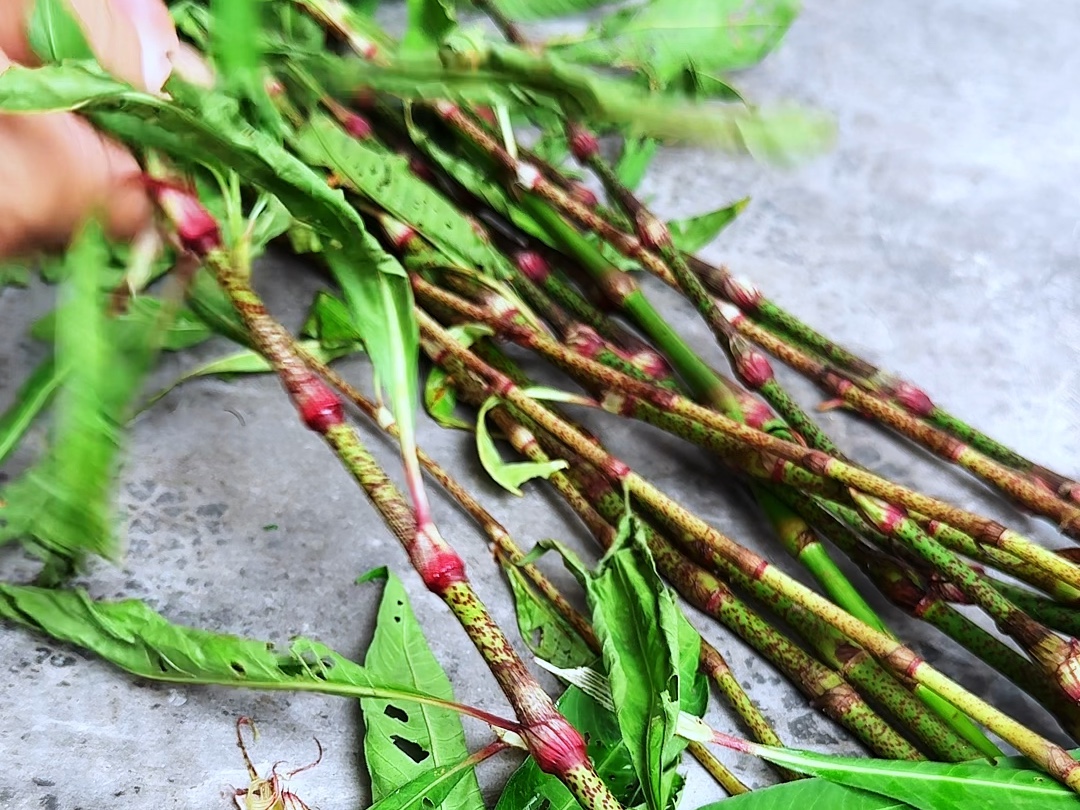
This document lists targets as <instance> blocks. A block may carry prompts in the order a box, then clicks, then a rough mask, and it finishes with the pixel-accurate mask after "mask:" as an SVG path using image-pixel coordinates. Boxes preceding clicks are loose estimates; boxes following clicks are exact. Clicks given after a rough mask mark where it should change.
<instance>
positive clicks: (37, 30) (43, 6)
mask: <svg viewBox="0 0 1080 810" xmlns="http://www.w3.org/2000/svg"><path fill="white" fill-rule="evenodd" d="M27 37H28V39H29V42H30V49H31V50H32V51H33V52H34V55H35V56H37V58H38V59H40V60H41V61H42V62H44V63H46V64H51V63H56V62H61V61H63V60H65V59H93V58H94V52H93V51H92V50H91V49H90V45H89V43H88V42H87V41H86V35H85V34H84V33H83V30H82V26H81V25H79V21H78V18H77V17H76V16H75V13H74V10H73V9H72V7H71V4H70V2H69V0H35V2H34V8H33V11H31V13H30V23H29V28H28V30H27Z"/></svg>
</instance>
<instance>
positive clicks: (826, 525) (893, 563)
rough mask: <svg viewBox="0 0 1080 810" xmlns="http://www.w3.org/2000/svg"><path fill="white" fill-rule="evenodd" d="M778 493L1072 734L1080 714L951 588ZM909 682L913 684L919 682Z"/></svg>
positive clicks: (805, 502) (800, 498)
mask: <svg viewBox="0 0 1080 810" xmlns="http://www.w3.org/2000/svg"><path fill="white" fill-rule="evenodd" d="M782 497H784V499H785V500H787V501H788V503H790V504H791V505H792V507H793V508H794V509H795V510H796V511H798V512H799V513H800V514H801V515H803V517H804V518H806V520H807V521H808V522H810V523H812V524H813V526H814V527H815V528H816V529H817V530H818V531H819V532H821V533H822V534H823V535H824V536H825V537H827V538H828V540H829V541H830V542H831V543H833V544H834V545H835V546H837V548H840V549H842V550H843V551H844V553H845V554H847V555H848V556H849V557H850V558H851V559H852V561H854V562H855V563H856V564H857V565H858V566H859V567H860V568H861V569H862V570H863V571H864V572H865V573H866V575H867V576H868V577H869V578H870V580H871V581H872V582H873V583H874V584H875V586H876V587H877V588H878V590H879V591H880V592H881V593H882V594H884V595H885V597H886V598H888V599H889V601H890V602H892V603H893V604H894V605H896V606H897V607H899V608H900V609H901V610H903V611H904V612H905V613H907V614H908V615H910V616H913V617H915V618H917V619H920V620H921V621H924V622H926V623H927V624H930V625H933V626H934V627H936V628H937V629H938V630H940V631H941V632H942V633H944V634H946V635H947V636H949V638H951V639H953V640H954V641H956V642H957V643H959V644H960V645H961V646H963V647H965V648H966V649H967V650H968V651H970V652H971V653H972V654H974V655H976V656H977V657H978V658H980V659H981V660H983V661H985V662H986V663H987V664H989V665H990V666H991V667H993V668H994V669H995V670H997V671H998V672H1000V673H1001V674H1003V675H1005V676H1006V677H1007V678H1009V679H1010V680H1011V681H1012V682H1013V683H1015V684H1016V685H1017V686H1018V687H1020V688H1021V689H1023V690H1024V691H1026V692H1028V693H1029V694H1030V695H1032V696H1033V697H1034V698H1035V699H1036V700H1038V701H1039V702H1040V703H1041V704H1042V705H1043V706H1044V707H1045V708H1046V709H1047V711H1049V712H1050V713H1051V714H1054V715H1055V716H1056V717H1058V718H1059V720H1060V721H1061V722H1062V725H1063V727H1064V728H1065V729H1066V730H1067V731H1068V732H1069V733H1070V734H1073V735H1075V734H1076V730H1077V729H1078V728H1080V725H1078V724H1077V720H1078V718H1080V713H1078V712H1077V710H1076V707H1075V705H1074V704H1071V703H1069V702H1068V701H1065V700H1063V699H1062V696H1061V695H1060V694H1059V693H1058V692H1057V690H1054V689H1051V688H1050V686H1049V685H1048V684H1047V682H1046V679H1045V678H1044V677H1043V676H1042V674H1041V673H1040V672H1039V671H1038V670H1037V669H1036V668H1035V666H1034V665H1033V664H1032V663H1031V662H1030V661H1028V660H1027V659H1025V658H1024V657H1023V656H1021V655H1020V654H1018V653H1017V652H1016V651H1015V650H1013V649H1012V648H1011V647H1009V646H1008V645H1006V644H1005V643H1004V642H1002V641H1001V640H1000V639H998V638H995V637H994V636H992V635H990V634H989V633H987V632H986V631H985V630H983V629H982V628H981V627H979V626H978V625H976V624H975V623H974V622H972V621H971V620H970V619H968V618H967V617H966V616H964V615H963V614H961V613H959V612H958V611H956V610H954V609H953V608H952V607H951V606H950V605H949V604H948V602H946V600H945V598H944V596H943V594H945V593H953V592H954V591H953V589H947V588H942V587H940V586H939V585H937V584H935V583H934V582H933V581H932V580H929V581H928V580H927V579H926V578H925V577H924V576H923V575H922V574H921V573H920V572H919V571H917V570H916V569H915V568H914V567H912V566H910V565H907V564H906V563H903V562H900V561H898V560H895V559H893V558H892V557H889V556H887V555H885V554H882V553H880V552H879V551H876V550H874V549H873V548H871V547H869V546H867V545H866V544H865V543H863V542H862V540H861V539H860V538H859V537H858V536H857V535H856V533H855V532H853V531H852V530H851V529H850V528H849V527H848V526H847V525H846V524H843V523H841V522H840V521H838V520H837V519H836V518H835V516H833V515H831V514H830V513H829V512H828V511H826V510H825V509H823V508H822V507H821V506H820V505H819V504H817V503H815V502H814V501H813V500H812V499H811V498H808V497H806V496H805V495H803V494H801V493H797V492H794V491H791V490H787V491H784V492H783V493H782ZM1028 612H1029V614H1030V611H1028ZM915 686H916V687H917V688H918V687H920V686H921V685H920V684H916V685H915ZM971 739H972V741H973V742H975V741H977V740H979V738H978V737H972V738H971ZM980 750H982V751H983V753H985V754H986V755H987V756H999V755H1000V752H997V753H995V752H994V751H993V750H991V749H989V748H984V747H983V746H982V745H980Z"/></svg>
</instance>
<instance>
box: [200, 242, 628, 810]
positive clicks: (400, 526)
mask: <svg viewBox="0 0 1080 810" xmlns="http://www.w3.org/2000/svg"><path fill="white" fill-rule="evenodd" d="M208 259H209V260H210V262H211V264H212V265H213V267H214V270H215V273H216V275H217V278H218V281H219V283H220V284H221V286H222V288H223V289H224V290H225V291H226V293H227V294H228V296H229V299H230V300H231V302H232V304H233V306H234V308H235V309H236V311H237V314H238V315H240V317H241V319H242V320H243V321H244V323H245V325H246V326H247V328H248V331H249V332H250V334H251V337H252V341H253V344H254V345H255V346H256V347H257V348H258V350H259V351H260V352H261V353H262V354H263V355H264V356H265V357H266V358H267V360H269V361H270V363H271V364H272V365H273V366H274V369H275V371H276V372H277V374H278V376H279V378H280V379H281V381H282V384H283V385H284V387H285V389H286V391H287V392H288V393H289V396H290V398H291V399H292V401H293V403H294V404H295V405H296V407H297V409H298V411H299V412H300V415H301V418H302V419H303V421H304V423H305V424H306V425H307V426H308V427H309V428H311V429H312V430H315V431H316V432H318V433H319V434H320V435H321V436H322V437H323V439H324V440H325V441H326V442H327V444H329V445H330V447H331V448H332V449H333V450H334V452H335V454H336V455H337V456H338V458H339V459H340V460H341V461H342V463H343V464H344V465H345V467H346V468H347V469H348V470H349V472H350V473H351V474H352V475H353V477H354V478H355V479H356V481H357V482H358V483H359V484H360V486H361V487H362V488H363V490H364V492H365V493H366V494H367V496H368V498H369V499H370V500H371V502H372V504H373V505H374V506H375V507H376V509H378V511H379V513H380V514H381V515H382V517H383V520H384V522H385V523H386V524H387V526H388V527H389V528H390V529H391V531H392V532H393V533H394V535H395V536H396V537H397V538H398V540H399V541H400V542H401V544H402V546H403V547H404V548H405V550H406V552H407V553H408V555H409V559H410V560H411V561H412V563H413V566H414V567H415V568H416V570H417V572H418V573H419V574H420V577H421V579H422V580H423V581H424V584H425V585H426V586H427V588H428V589H429V590H430V591H432V593H435V594H436V595H438V596H439V597H440V598H441V599H442V600H443V601H444V602H445V603H446V605H447V606H448V607H449V608H450V610H451V612H453V613H454V615H455V616H456V617H457V619H458V621H459V622H460V623H461V625H462V627H463V628H464V629H465V631H466V633H467V634H468V635H469V637H470V639H471V640H472V642H473V644H475V645H476V647H477V649H478V650H479V651H480V653H481V655H482V656H483V658H484V660H485V661H486V662H487V664H488V666H489V668H490V669H491V672H492V674H493V675H494V676H495V679H496V680H497V681H498V682H499V685H500V687H501V688H502V690H503V693H504V694H505V695H506V697H507V699H508V700H509V701H510V703H511V705H512V706H513V707H514V711H515V713H516V714H517V716H518V720H519V721H520V723H521V729H520V732H519V733H520V735H521V737H522V739H523V740H524V741H525V744H526V745H527V746H528V749H529V753H530V754H532V755H533V758H534V759H535V760H536V763H537V765H539V767H540V769H541V770H543V771H545V772H547V773H551V774H553V775H555V776H557V777H558V778H559V779H560V780H561V781H562V782H563V783H564V784H565V785H566V786H567V788H568V789H569V790H570V792H571V793H573V794H574V795H575V797H577V799H578V801H580V802H581V804H582V806H583V807H586V808H590V810H601V808H604V809H605V810H614V809H615V808H619V807H621V805H620V804H619V802H618V800H617V799H616V798H615V797H614V796H613V795H612V794H611V792H610V791H609V790H608V788H607V786H606V785H605V784H604V781H603V780H602V779H601V778H600V777H599V776H598V775H597V773H596V771H595V770H594V769H593V766H592V763H591V762H590V761H589V758H588V754H587V752H586V748H585V740H584V739H583V738H582V736H581V734H580V733H579V732H578V731H577V729H575V728H574V727H573V726H572V725H571V724H570V723H569V722H568V721H567V720H566V718H564V717H563V716H562V715H561V714H560V713H559V712H558V710H557V709H556V708H555V705H554V704H553V703H552V702H551V698H550V697H549V696H548V695H547V693H546V692H544V690H543V689H542V688H541V687H540V685H539V684H538V683H537V682H536V680H535V679H534V678H533V677H532V675H531V674H530V673H529V671H528V669H526V667H525V664H524V663H523V662H522V661H521V659H520V658H519V657H518V655H517V653H516V652H515V651H514V648H513V647H512V645H511V644H510V641H509V639H508V638H507V637H506V635H505V634H504V633H503V631H502V630H501V628H499V626H498V625H497V624H496V622H495V620H494V619H493V618H492V617H491V614H490V613H489V612H488V610H487V608H486V607H485V606H484V604H483V602H481V601H480V599H479V597H478V596H477V595H476V593H475V591H473V589H472V586H471V585H470V584H469V582H468V579H467V577H466V575H465V565H464V563H463V561H462V559H461V557H460V556H458V554H457V553H456V552H455V551H454V550H453V549H452V548H451V547H450V546H449V544H447V543H446V541H445V540H443V538H442V537H441V536H440V535H439V533H438V531H437V530H436V529H435V528H434V525H433V524H430V523H428V524H427V525H426V526H418V523H417V519H416V515H415V513H414V512H413V511H412V510H411V509H410V508H409V506H408V504H407V503H406V502H405V499H404V498H403V497H402V496H401V494H400V493H399V492H398V490H397V488H396V487H395V486H394V484H393V482H391V481H390V479H389V478H388V477H387V476H386V473H385V472H383V470H382V469H381V468H380V467H379V465H378V463H377V462H376V461H375V459H374V458H373V457H372V456H371V454H370V453H369V452H368V450H367V449H366V448H365V447H364V445H363V444H362V443H361V442H360V439H359V436H358V435H357V434H356V432H355V430H353V429H352V428H351V427H350V426H348V425H347V424H346V423H345V421H344V416H343V413H342V406H341V401H340V400H339V399H338V398H337V397H336V396H335V395H334V394H333V393H332V392H331V391H330V389H329V388H327V387H326V385H325V384H324V383H323V382H322V381H321V380H319V378H318V377H317V376H315V375H314V373H313V372H312V371H311V370H310V369H309V368H308V366H307V365H306V364H305V363H304V361H303V359H302V358H301V357H300V356H299V355H298V354H297V353H296V351H295V350H294V348H293V346H294V341H293V339H292V337H291V336H290V335H289V334H288V333H287V332H286V331H285V330H284V329H283V328H282V327H281V326H280V325H279V324H278V323H277V322H276V321H274V320H273V318H271V317H270V315H269V314H268V313H267V311H266V308H265V306H264V305H263V304H262V301H261V300H260V299H259V298H258V296H257V295H256V294H255V292H254V290H253V289H252V288H251V287H250V285H249V282H248V276H249V274H250V269H249V268H248V267H247V266H246V263H244V262H242V261H236V260H235V259H234V258H233V257H230V256H228V255H226V254H224V253H222V252H220V251H219V252H215V253H212V254H210V256H209V257H208Z"/></svg>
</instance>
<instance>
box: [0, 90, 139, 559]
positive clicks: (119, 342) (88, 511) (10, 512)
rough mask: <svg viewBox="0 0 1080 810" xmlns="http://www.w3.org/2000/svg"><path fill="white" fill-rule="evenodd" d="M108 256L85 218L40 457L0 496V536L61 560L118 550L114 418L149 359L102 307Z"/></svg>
mask: <svg viewBox="0 0 1080 810" xmlns="http://www.w3.org/2000/svg"><path fill="white" fill-rule="evenodd" d="M0 78H2V77H0ZM107 258H108V248H107V245H106V241H105V235H104V232H103V230H102V228H101V226H100V225H98V224H97V223H96V222H91V223H89V224H87V225H86V226H84V227H83V229H82V230H81V231H80V233H79V234H78V235H77V237H76V239H75V242H74V244H73V245H72V247H71V248H70V250H69V251H68V253H67V256H66V257H65V263H66V264H67V266H68V272H67V274H66V275H67V280H66V281H65V282H64V284H63V287H62V288H61V295H60V298H61V305H60V308H59V315H58V318H57V321H56V369H57V371H56V373H57V374H58V375H59V376H60V377H61V378H62V379H63V381H64V385H63V387H62V388H61V389H60V390H59V391H58V392H57V394H56V409H55V420H54V426H53V437H52V441H51V443H50V446H49V448H48V450H47V452H46V455H45V457H44V458H42V459H41V460H40V461H39V462H38V463H37V464H35V465H34V466H33V467H32V468H31V469H30V470H28V471H27V472H26V473H25V474H24V475H23V476H22V477H20V478H18V479H16V480H15V481H13V482H12V483H11V484H9V485H8V486H7V487H5V488H4V491H3V497H2V498H0V502H3V501H6V504H5V506H4V507H3V508H0V518H3V519H4V520H3V521H0V542H2V541H4V540H11V539H15V538H21V539H23V540H24V541H26V542H28V543H30V545H31V546H32V547H34V548H37V549H39V550H44V551H45V552H47V553H48V554H52V555H58V556H59V557H61V558H64V559H69V560H71V559H75V558H77V557H78V556H80V555H81V554H82V553H83V552H84V551H86V552H91V553H95V554H100V555H102V556H105V557H109V558H114V559H115V558H116V557H117V556H118V554H119V550H120V544H119V541H118V537H117V532H116V526H115V525H114V524H115V520H114V504H113V487H114V484H115V477H116V474H117V472H118V466H119V457H120V447H121V437H120V431H119V428H118V426H119V425H121V424H123V423H124V422H125V421H126V417H127V409H128V407H129V402H130V400H131V398H132V396H133V395H134V393H135V391H136V389H137V388H138V386H139V384H140V383H141V380H142V377H143V374H144V373H145V370H146V366H147V364H148V361H149V356H148V350H147V347H146V344H145V339H144V338H145V334H144V335H143V336H140V335H135V334H131V333H130V330H127V333H125V331H124V330H122V329H119V328H117V327H118V326H120V325H118V324H115V323H112V322H111V321H110V320H109V319H108V318H107V317H106V315H105V312H104V309H103V306H102V302H101V300H100V296H99V294H98V288H97V279H98V274H99V273H100V270H101V268H102V267H103V266H105V264H106V262H107ZM125 336H126V337H127V340H124V339H123V338H124V337H125ZM140 337H142V338H143V339H142V340H140ZM4 521H6V524H5V523H4Z"/></svg>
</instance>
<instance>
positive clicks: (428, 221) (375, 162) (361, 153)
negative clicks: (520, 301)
mask: <svg viewBox="0 0 1080 810" xmlns="http://www.w3.org/2000/svg"><path fill="white" fill-rule="evenodd" d="M298 149H299V150H300V152H301V153H302V154H303V155H304V157H305V159H306V160H308V161H309V162H310V163H312V164H314V165H317V166H325V167H326V168H329V169H332V170H333V171H334V173H335V174H337V175H338V176H340V177H341V178H343V179H344V180H345V181H347V183H348V184H349V185H350V187H352V188H353V189H355V190H356V192H357V193H359V194H361V195H362V196H364V197H366V198H368V199H369V200H371V201H372V202H374V203H375V204H376V205H378V206H379V207H380V208H383V209H385V210H386V211H388V212H389V213H390V214H391V216H393V217H394V218H395V219H398V220H400V221H401V222H404V223H405V224H407V225H409V226H411V227H412V228H413V229H415V230H416V231H417V232H418V233H419V234H420V235H421V236H423V237H424V238H425V239H427V240H428V241H429V242H431V244H433V245H435V247H437V248H438V249H439V250H440V251H441V252H443V253H444V254H445V255H446V256H448V257H450V258H451V259H453V260H455V261H458V262H461V263H462V264H463V265H464V266H465V267H470V268H476V269H478V270H480V271H481V272H483V273H485V274H487V275H490V276H493V277H494V278H506V277H507V276H508V275H509V271H508V270H506V269H504V267H505V260H504V259H503V258H502V257H501V256H500V255H499V253H498V252H497V251H496V250H495V249H494V248H493V247H492V246H491V245H490V244H488V243H487V242H485V241H484V240H482V239H481V238H480V237H479V236H478V235H477V233H476V231H475V230H474V229H473V226H472V223H471V222H470V221H469V220H468V219H467V218H466V217H465V216H464V215H463V214H462V213H461V210H460V208H458V207H457V206H456V205H454V204H453V203H452V202H450V200H448V199H447V198H446V197H444V196H443V195H442V194H440V193H439V192H438V191H436V190H435V189H434V188H432V187H431V186H430V185H428V184H427V183H425V182H423V181H422V180H421V179H420V178H418V177H417V176H416V175H415V174H414V173H413V172H412V170H411V169H410V168H409V161H408V160H407V159H406V158H404V157H402V156H401V155H396V154H393V153H391V152H388V151H386V150H385V149H381V148H378V147H376V146H371V145H368V144H365V143H362V142H360V141H357V140H356V139H355V138H353V137H351V136H350V135H349V134H348V133H347V132H345V131H344V130H343V129H342V128H341V127H340V126H338V124H337V122H335V121H334V120H333V119H331V118H329V117H327V116H315V117H313V118H312V120H311V121H310V123H309V124H308V125H307V126H306V127H304V129H303V130H301V132H300V135H299V140H298Z"/></svg>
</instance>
